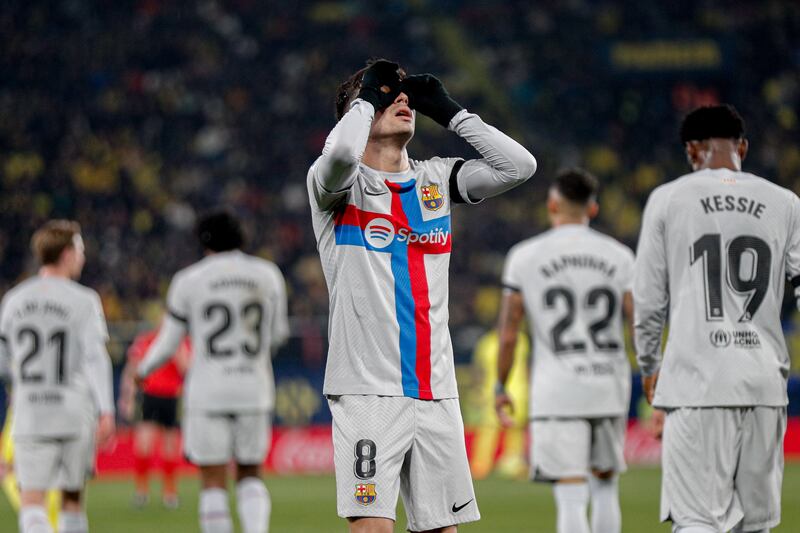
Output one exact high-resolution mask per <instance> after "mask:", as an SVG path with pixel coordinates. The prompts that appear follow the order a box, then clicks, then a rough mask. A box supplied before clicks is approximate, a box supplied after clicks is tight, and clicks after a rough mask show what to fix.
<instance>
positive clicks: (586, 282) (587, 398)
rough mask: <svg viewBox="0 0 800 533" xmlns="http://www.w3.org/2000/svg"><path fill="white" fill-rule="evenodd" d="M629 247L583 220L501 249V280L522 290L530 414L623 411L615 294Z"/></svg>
mask: <svg viewBox="0 0 800 533" xmlns="http://www.w3.org/2000/svg"><path fill="white" fill-rule="evenodd" d="M633 261H634V259H633V252H632V251H631V250H630V249H629V248H627V247H626V246H624V245H622V244H620V243H619V242H617V241H616V240H614V239H612V238H611V237H608V236H607V235H603V234H602V233H600V232H597V231H594V230H592V229H591V228H589V227H588V226H584V225H582V224H568V225H563V226H558V227H556V228H554V229H551V230H550V231H547V232H545V233H543V234H541V235H538V236H536V237H533V238H531V239H528V240H525V241H522V242H521V243H519V244H517V245H516V246H514V247H513V248H512V249H511V251H510V252H509V253H508V259H507V260H506V265H505V269H504V273H503V285H504V286H505V287H506V288H507V289H511V290H517V291H520V292H521V293H522V298H523V301H524V304H525V312H526V314H527V317H528V320H529V322H530V324H531V337H532V339H533V363H532V365H531V380H530V384H531V394H530V410H529V412H530V416H531V418H549V417H580V418H585V417H599V416H621V415H624V414H625V413H627V411H628V401H629V398H630V379H631V378H630V364H629V363H628V358H627V356H626V355H625V341H624V337H623V328H622V299H623V296H624V294H625V293H626V292H630V290H631V287H630V283H631V276H632V272H633Z"/></svg>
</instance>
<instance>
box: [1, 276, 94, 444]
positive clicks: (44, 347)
mask: <svg viewBox="0 0 800 533" xmlns="http://www.w3.org/2000/svg"><path fill="white" fill-rule="evenodd" d="M0 335H1V336H0V342H2V343H3V344H4V346H0V354H2V353H3V351H4V350H2V348H5V353H6V354H7V355H8V356H10V361H9V362H10V363H11V374H12V379H13V396H14V400H13V403H14V429H13V432H14V435H15V436H17V437H23V436H24V437H29V436H30V437H53V438H56V437H70V436H74V435H76V434H78V433H79V432H80V431H81V430H82V428H83V427H84V425H85V424H86V423H88V422H90V421H91V420H92V417H93V416H94V413H95V411H96V409H97V407H98V406H97V405H95V403H94V400H93V398H92V393H91V384H90V382H89V380H101V379H106V376H104V375H103V374H102V372H101V371H100V367H99V365H96V364H95V363H94V357H108V356H107V354H106V353H105V349H103V350H102V352H103V353H96V347H97V346H98V345H105V343H106V342H107V341H108V330H107V328H106V321H105V317H104V315H103V308H102V306H101V304H100V297H99V296H98V295H97V293H96V292H95V291H93V290H92V289H90V288H88V287H84V286H83V285H80V284H78V283H76V282H74V281H71V280H68V279H63V278H56V277H40V276H34V277H32V278H29V279H27V280H25V281H23V282H22V283H20V284H19V285H17V286H16V287H14V288H13V289H12V290H11V291H9V292H8V294H6V296H5V298H4V299H3V304H2V312H0ZM108 377H109V378H110V376H108Z"/></svg>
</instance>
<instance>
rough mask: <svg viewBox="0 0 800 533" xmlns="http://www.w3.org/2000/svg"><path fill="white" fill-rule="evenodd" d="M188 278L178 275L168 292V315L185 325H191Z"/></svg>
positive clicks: (173, 279)
mask: <svg viewBox="0 0 800 533" xmlns="http://www.w3.org/2000/svg"><path fill="white" fill-rule="evenodd" d="M185 280H186V278H185V277H184V276H183V275H181V273H178V274H176V275H175V277H173V278H172V282H171V283H170V284H169V290H168V291H167V314H168V315H169V316H171V317H172V318H174V319H175V320H177V321H178V322H182V323H183V324H188V323H189V298H188V292H187V291H188V286H187V283H186V281H185Z"/></svg>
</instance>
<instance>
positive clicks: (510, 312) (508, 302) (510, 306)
mask: <svg viewBox="0 0 800 533" xmlns="http://www.w3.org/2000/svg"><path fill="white" fill-rule="evenodd" d="M524 315H525V309H524V307H523V304H522V294H521V293H520V292H519V291H517V290H514V289H504V290H503V299H502V301H501V302H500V317H499V319H498V322H497V335H498V339H499V341H500V353H499V354H498V357H497V381H498V383H500V384H501V385H505V383H506V380H508V375H509V374H510V373H511V367H512V366H513V364H514V350H515V349H516V347H517V338H518V336H519V326H520V324H521V323H522V317H523V316H524Z"/></svg>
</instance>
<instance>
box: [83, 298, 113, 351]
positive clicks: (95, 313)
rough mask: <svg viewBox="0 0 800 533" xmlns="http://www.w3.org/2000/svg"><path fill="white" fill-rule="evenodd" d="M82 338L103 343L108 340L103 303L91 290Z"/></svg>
mask: <svg viewBox="0 0 800 533" xmlns="http://www.w3.org/2000/svg"><path fill="white" fill-rule="evenodd" d="M84 340H86V341H90V342H91V341H97V342H102V343H104V344H105V343H106V342H108V340H109V335H108V325H107V324H106V315H105V313H104V312H103V304H102V302H101V301H100V296H99V295H98V294H97V293H96V292H92V295H91V298H90V301H89V317H88V320H87V321H86V329H85V331H84Z"/></svg>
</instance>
